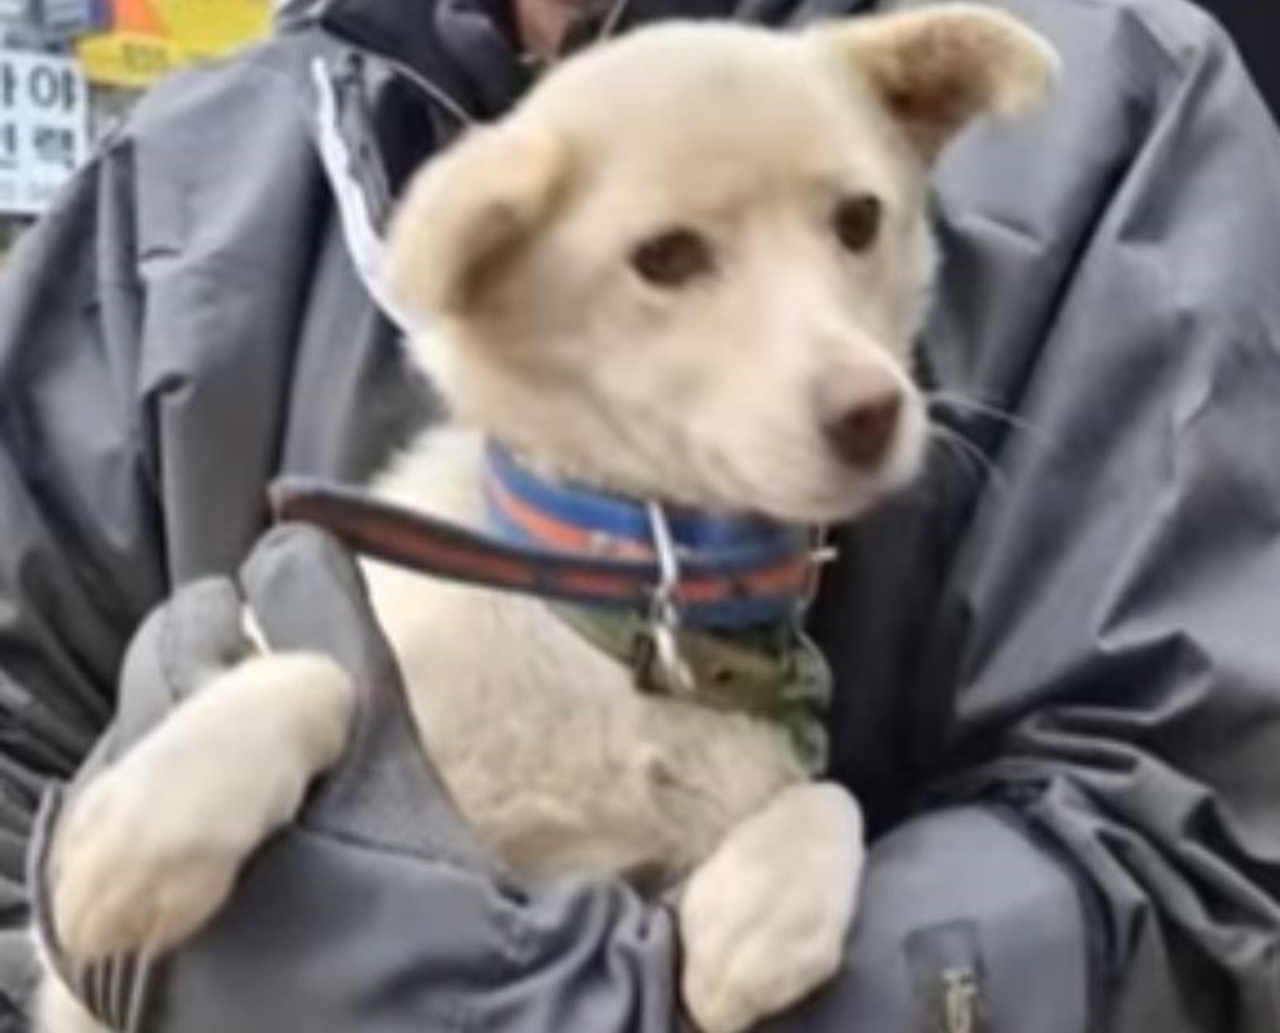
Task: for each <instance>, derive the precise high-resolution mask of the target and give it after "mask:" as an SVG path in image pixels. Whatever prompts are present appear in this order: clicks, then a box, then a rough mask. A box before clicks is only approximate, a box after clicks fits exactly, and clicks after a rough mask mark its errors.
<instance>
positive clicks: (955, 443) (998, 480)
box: [930, 423, 1009, 495]
mask: <svg viewBox="0 0 1280 1033" xmlns="http://www.w3.org/2000/svg"><path fill="white" fill-rule="evenodd" d="M930 437H931V439H932V440H934V441H937V442H938V443H939V444H940V445H945V446H949V447H951V448H952V450H953V451H954V452H955V453H956V454H958V455H959V456H961V457H962V458H963V459H964V461H965V462H964V465H965V469H966V470H970V471H973V469H974V467H975V466H976V467H977V471H978V473H979V475H980V476H981V477H982V478H983V479H984V480H986V481H988V482H989V483H991V484H992V485H993V486H994V487H995V488H996V489H997V490H998V491H1000V492H1001V494H1002V495H1003V494H1007V493H1008V491H1009V479H1008V478H1007V477H1006V476H1005V475H1004V474H1003V473H1001V472H1000V469H999V468H998V467H997V466H996V464H995V463H993V462H992V461H991V459H990V457H989V456H987V455H986V453H984V452H983V451H982V449H980V448H978V446H977V445H975V444H974V443H973V442H972V441H969V440H968V439H967V438H965V437H964V435H962V434H958V433H956V432H955V431H954V430H951V429H950V428H949V427H943V426H941V425H939V424H936V423H935V424H933V425H932V426H931V427H930Z"/></svg>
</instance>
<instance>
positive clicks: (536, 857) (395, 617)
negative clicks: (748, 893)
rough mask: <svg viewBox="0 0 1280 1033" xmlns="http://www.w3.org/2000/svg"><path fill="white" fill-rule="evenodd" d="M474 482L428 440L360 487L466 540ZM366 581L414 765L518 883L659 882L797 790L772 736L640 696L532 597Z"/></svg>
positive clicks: (471, 447)
mask: <svg viewBox="0 0 1280 1033" xmlns="http://www.w3.org/2000/svg"><path fill="white" fill-rule="evenodd" d="M481 471H482V446H481V443H480V440H479V437H478V436H476V435H473V434H471V433H470V432H467V431H463V430H459V429H453V428H450V429H445V430H436V431H433V432H431V434H430V435H429V437H424V438H423V439H421V440H420V441H419V442H417V443H416V444H415V446H414V447H413V448H412V449H411V450H410V451H409V452H408V453H407V454H406V455H404V456H403V457H402V458H401V460H400V462H399V463H397V464H396V466H395V467H394V468H393V469H392V470H391V471H390V472H389V473H388V474H387V475H385V476H384V477H383V478H382V479H381V480H380V481H379V482H378V483H377V485H376V487H377V489H378V491H379V493H380V494H383V495H385V496H387V497H389V498H391V499H394V500H395V501H397V502H400V503H402V504H407V505H411V506H414V507H416V508H418V509H421V510H425V511H428V512H431V513H433V514H435V515H438V516H441V517H445V518H448V519H450V520H454V521H457V522H460V523H465V524H468V525H471V526H479V525H480V523H481V522H482V521H483V512H484V510H483V500H482V497H481ZM365 570H366V575H367V577H368V579H369V586H370V592H371V595H372V598H373V603H374V606H375V608H376V610H377V613H378V616H379V619H380V620H381V622H382V625H383V627H384V629H385V630H386V633H387V635H388V638H389V639H390V641H391V643H392V645H393V647H394V649H395V651H396V654H397V656H398V658H399V660H400V663H401V666H402V669H403V672H404V678H405V684H406V689H407V692H408V694H409V698H410V703H411V706H412V710H413V715H414V718H415V721H416V722H417V726H418V731H419V734H420V735H421V737H422V739H423V741H424V744H425V746H426V749H427V751H428V753H429V755H430V757H431V758H432V760H433V761H434V763H435V764H436V765H437V766H438V768H439V769H440V772H441V775H442V777H443V778H444V779H445V781H446V783H447V784H448V786H449V788H450V790H451V791H452V792H453V794H454V795H455V797H456V799H457V802H458V804H459V807H460V808H461V810H462V811H463V813H464V814H465V815H466V816H467V818H468V819H469V820H470V821H471V822H472V823H473V824H474V825H475V826H476V828H477V829H478V831H479V832H480V834H481V835H482V836H483V837H484V838H485V839H486V840H487V841H488V842H489V843H490V844H491V845H492V846H494V847H495V848H496V849H497V850H498V851H499V853H500V854H501V855H502V856H503V857H504V858H505V859H506V860H507V861H508V862H509V863H511V864H513V865H514V866H516V867H517V868H520V869H522V870H524V871H527V872H537V873H551V872H563V871H569V870H572V871H590V872H606V873H620V874H623V875H629V876H634V877H637V878H638V877H641V876H643V877H644V878H645V879H646V881H647V880H648V879H651V878H653V877H655V876H657V877H659V878H660V880H662V881H666V880H668V879H671V878H675V877H678V876H679V875H681V874H683V873H684V872H685V871H687V870H688V869H689V868H690V867H691V866H692V865H693V864H695V863H696V862H697V861H698V860H700V859H702V858H703V857H705V856H706V855H707V854H708V853H709V852H710V851H711V849H712V848H714V846H715V844H716V843H717V842H718V841H719V840H720V838H721V837H722V836H723V835H724V833H725V832H726V831H727V830H728V829H729V828H730V827H732V826H733V825H734V824H735V823H737V822H738V821H740V820H741V819H742V818H744V817H745V816H746V815H748V814H750V813H752V812H754V811H756V810H758V809H759V808H760V806H761V805H762V804H763V803H764V802H765V801H766V800H767V799H768V798H769V797H770V796H772V795H773V794H774V793H775V792H777V790H778V789H780V788H781V787H782V786H784V785H786V784H789V783H791V782H794V781H797V780H799V779H802V778H804V777H805V773H804V771H803V769H802V768H801V766H800V764H799V762H798V761H797V759H796V757H795V755H794V753H793V751H792V747H791V745H790V740H789V738H788V736H787V734H786V732H785V730H783V729H781V728H780V727H777V726H775V725H773V724H770V723H767V722H764V721H760V720H758V719H755V718H750V717H747V716H746V715H742V714H735V713H729V712H723V711H713V710H711V709H708V708H705V707H701V706H696V705H692V704H687V703H681V702H678V701H676V700H673V699H670V698H664V697H661V696H653V695H644V694H641V693H639V692H638V691H637V690H636V688H635V686H634V684H633V682H632V679H631V675H630V672H628V671H627V670H625V669H624V668H623V667H622V665H620V664H618V663H617V662H616V661H614V660H613V659H612V658H610V657H608V656H606V655H604V654H603V653H600V652H599V651H597V650H596V649H595V648H594V647H592V646H590V645H588V644H587V643H586V642H585V641H584V640H583V639H581V638H580V637H579V636H578V635H577V634H576V633H575V632H573V631H572V630H571V629H569V628H568V627H567V626H566V625H564V624H563V623H562V622H561V621H560V620H559V619H557V618H556V617H555V616H554V615H553V614H552V613H551V612H550V611H549V610H548V609H547V607H546V606H545V604H543V603H542V602H541V601H539V600H537V599H529V598H525V597H520V596H515V595H511V594H506V593H498V592H490V591H484V590H478V589H475V588H470V587H465V586H460V585H455V584H451V583H446V582H443V581H439V580H436V579H434V578H429V577H425V576H423V575H421V574H415V573H408V572H405V571H402V570H399V569H397V568H393V567H390V566H387V565H384V564H380V563H374V562H370V563H366V565H365Z"/></svg>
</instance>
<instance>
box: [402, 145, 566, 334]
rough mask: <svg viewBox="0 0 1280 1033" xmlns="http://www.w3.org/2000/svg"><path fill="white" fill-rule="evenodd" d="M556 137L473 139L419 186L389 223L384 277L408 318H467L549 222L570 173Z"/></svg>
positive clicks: (441, 160)
mask: <svg viewBox="0 0 1280 1033" xmlns="http://www.w3.org/2000/svg"><path fill="white" fill-rule="evenodd" d="M567 164H568V163H567V158H566V150H565V148H564V146H563V145H562V144H561V142H560V141H559V140H557V139H556V138H554V137H553V136H551V135H550V134H548V133H543V132H540V131H536V130H531V129H528V128H516V127H514V126H511V125H505V126H503V125H500V126H496V127H486V128H480V129H475V130H472V131H471V132H470V133H468V134H467V135H466V136H465V137H463V139H462V140H460V141H459V142H458V143H457V144H456V145H455V146H454V147H452V148H451V149H450V150H448V151H446V152H444V154H442V155H441V156H440V157H438V158H435V159H433V160H432V161H430V162H428V163H427V165H426V166H424V167H423V169H422V170H421V171H419V172H418V173H417V174H416V176H415V177H414V179H413V181H412V182H411V183H410V184H409V186H408V187H407V189H406V191H405V195H404V198H403V200H402V201H401V203H400V205H399V207H398V208H397V210H396V212H395V214H394V215H393V217H392V219H391V225H390V228H389V230H388V233H387V246H386V255H385V262H386V264H385V267H384V269H383V276H384V278H385V283H386V286H387V289H388V292H389V294H390V296H391V300H392V301H393V302H394V303H395V304H396V305H397V306H398V307H400V308H402V309H403V310H404V311H405V312H407V313H408V314H409V315H411V316H414V317H417V318H423V319H430V318H431V317H438V316H440V315H446V314H447V315H455V316H456V315H465V314H467V313H468V312H470V311H474V309H475V307H476V306H477V305H479V304H482V303H483V300H484V293H485V289H486V287H487V286H488V285H489V284H490V283H491V282H492V281H493V278H494V276H495V275H496V274H497V273H498V272H500V271H501V270H502V269H503V268H504V267H505V266H506V264H507V263H508V262H509V261H510V260H511V259H512V258H513V257H514V256H515V255H516V254H517V253H518V251H519V250H520V248H521V246H522V245H524V244H526V243H527V242H528V240H529V239H530V237H531V236H532V235H533V233H534V232H535V231H536V230H537V229H538V228H539V227H540V226H541V225H542V224H543V223H544V221H545V220H546V219H547V218H548V216H549V215H550V213H551V210H552V208H553V206H554V203H555V200H556V198H557V196H558V194H559V193H560V188H561V186H562V185H563V183H564V181H565V178H566V172H567Z"/></svg>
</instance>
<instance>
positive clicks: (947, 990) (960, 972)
mask: <svg viewBox="0 0 1280 1033" xmlns="http://www.w3.org/2000/svg"><path fill="white" fill-rule="evenodd" d="M939 978H940V979H941V981H942V1009H941V1012H942V1013H941V1015H940V1016H939V1018H940V1019H941V1021H942V1033H980V1030H981V1025H980V1023H981V1021H982V1010H981V1002H982V997H981V992H980V989H979V986H978V974H977V973H976V972H975V971H974V970H973V968H972V967H971V966H969V965H963V966H956V967H952V968H945V969H943V970H942V972H941V974H940V977H939Z"/></svg>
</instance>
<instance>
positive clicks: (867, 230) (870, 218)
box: [832, 194, 882, 254]
mask: <svg viewBox="0 0 1280 1033" xmlns="http://www.w3.org/2000/svg"><path fill="white" fill-rule="evenodd" d="M881 207H882V206H881V204H880V199H879V198H878V197H872V196H871V195H870V194H857V195H855V196H853V197H846V198H845V199H844V200H843V201H841V202H840V203H839V204H838V205H836V210H835V215H834V216H833V217H832V224H833V226H834V228H835V232H836V237H837V238H838V239H839V241H840V246H841V247H843V248H844V249H845V250H846V251H852V252H853V253H854V254H861V253H862V252H863V251H867V250H868V249H870V247H871V246H872V245H873V244H874V243H875V242H876V237H877V236H879V234H880V216H881Z"/></svg>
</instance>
